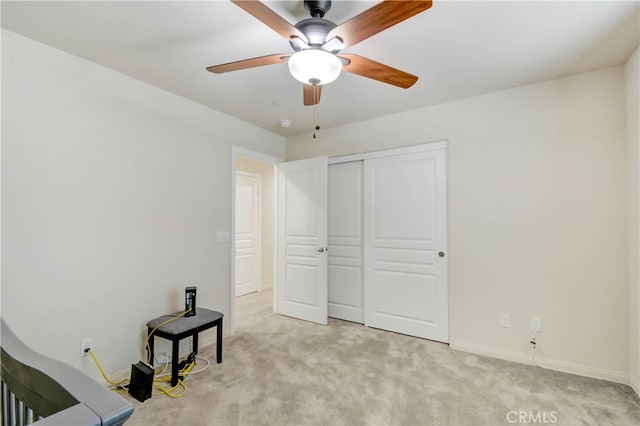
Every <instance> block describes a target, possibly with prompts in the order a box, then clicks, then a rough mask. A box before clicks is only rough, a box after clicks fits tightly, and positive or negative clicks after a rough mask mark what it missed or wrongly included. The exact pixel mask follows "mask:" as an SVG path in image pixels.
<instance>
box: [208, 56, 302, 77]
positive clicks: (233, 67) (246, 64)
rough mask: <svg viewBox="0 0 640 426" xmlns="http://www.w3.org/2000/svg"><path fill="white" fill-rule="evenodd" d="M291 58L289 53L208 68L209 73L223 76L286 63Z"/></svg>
mask: <svg viewBox="0 0 640 426" xmlns="http://www.w3.org/2000/svg"><path fill="white" fill-rule="evenodd" d="M289 56H291V55H290V54H288V53H280V54H276V55H266V56H259V57H257V58H251V59H243V60H242V61H235V62H229V63H226V64H221V65H213V66H210V67H207V71H209V72H212V73H215V74H221V73H223V72H229V71H238V70H243V69H246V68H255V67H261V66H264V65H273V64H278V63H280V62H285V61H286V60H287V59H288V58H289Z"/></svg>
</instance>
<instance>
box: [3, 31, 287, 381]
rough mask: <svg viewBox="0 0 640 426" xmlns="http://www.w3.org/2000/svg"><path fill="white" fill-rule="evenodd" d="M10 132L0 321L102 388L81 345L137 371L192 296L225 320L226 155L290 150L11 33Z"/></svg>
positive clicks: (6, 42)
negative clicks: (148, 345)
mask: <svg viewBox="0 0 640 426" xmlns="http://www.w3.org/2000/svg"><path fill="white" fill-rule="evenodd" d="M2 121H3V126H2V151H3V152H2V154H3V155H2V209H3V210H2V229H3V232H4V234H3V238H2V264H3V269H2V314H3V316H4V318H5V319H6V321H7V322H8V324H9V325H10V326H11V327H12V328H13V329H14V331H15V332H16V333H17V335H18V336H20V337H21V339H23V340H24V341H25V343H27V344H28V345H30V346H31V347H32V348H34V349H35V350H37V351H39V352H42V353H43V354H46V355H49V356H52V357H53V358H56V359H59V360H62V361H65V362H67V363H69V364H71V365H74V366H76V367H79V368H82V369H84V370H85V371H86V372H88V373H89V374H91V375H92V376H94V377H98V376H99V373H97V370H96V368H95V366H94V365H93V363H92V361H91V360H90V358H88V357H87V358H80V356H79V342H80V339H81V338H84V337H92V338H93V342H94V350H95V351H96V353H97V354H98V356H99V358H100V360H101V361H102V363H103V366H104V367H105V370H106V371H107V372H117V371H121V370H126V369H127V368H130V365H131V363H135V362H137V361H138V360H139V359H140V358H141V356H142V352H141V351H142V347H143V338H142V336H143V333H144V324H145V323H146V321H148V320H150V319H152V318H154V317H157V316H159V315H163V314H166V313H168V312H172V311H175V310H179V309H181V308H183V307H184V304H183V303H184V302H183V299H184V287H185V286H187V285H197V286H198V305H200V306H206V307H210V308H213V309H216V310H220V311H222V312H223V313H225V314H227V313H228V312H229V308H230V306H229V303H230V297H231V296H230V272H231V271H230V247H229V243H218V244H216V243H215V231H217V230H226V231H230V227H231V205H230V200H231V161H230V159H231V150H232V148H231V147H232V145H236V146H242V147H245V148H248V149H251V150H254V151H258V152H263V153H265V154H269V155H273V156H280V157H283V156H284V151H285V141H284V138H282V137H280V136H278V135H275V134H272V133H269V132H266V131H263V130H261V129H258V128H256V127H254V126H251V125H249V124H246V123H244V122H241V121H239V120H236V119H234V118H231V117H229V116H227V115H224V114H222V113H219V112H216V111H213V110H211V109H209V108H206V107H204V106H202V105H199V104H196V103H193V102H191V101H188V100H185V99H183V98H180V97H178V96H175V95H173V94H170V93H168V92H165V91H162V90H160V89H157V88H155V87H152V86H149V85H146V84H143V83H141V82H139V81H136V80H133V79H131V78H129V77H126V76H124V75H122V74H119V73H116V72H113V71H111V70H108V69H105V68H103V67H100V66H97V65H95V64H93V63H90V62H88V61H85V60H82V59H79V58H77V57H74V56H71V55H68V54H66V53H64V52H61V51H58V50H55V49H52V48H50V47H47V46H45V45H42V44H39V43H36V42H34V41H32V40H29V39H26V38H24V37H22V36H19V35H16V34H14V33H11V32H8V31H4V30H3V32H2ZM227 326H228V323H227V324H226V326H225V332H226V329H227ZM213 335H214V333H213V332H212V331H211V332H209V333H208V334H207V335H206V336H204V341H203V342H202V344H207V343H211V342H212V341H213ZM166 347H168V346H165V348H166Z"/></svg>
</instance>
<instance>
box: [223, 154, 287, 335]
mask: <svg viewBox="0 0 640 426" xmlns="http://www.w3.org/2000/svg"><path fill="white" fill-rule="evenodd" d="M278 161H279V160H278V159H275V158H270V157H264V156H260V155H259V154H258V155H255V153H251V152H244V151H240V152H238V151H237V150H234V156H233V166H234V167H233V188H232V192H233V196H234V203H233V204H234V208H233V216H234V220H233V229H232V230H233V232H232V238H233V245H232V247H233V251H232V269H233V270H232V283H231V287H232V288H231V297H232V300H231V312H232V315H231V316H232V319H231V332H232V333H235V332H236V331H242V330H245V329H251V327H252V324H255V323H256V322H259V321H260V320H261V319H262V318H264V317H265V316H268V315H271V314H272V313H273V312H274V302H273V300H274V298H273V289H274V279H275V260H276V259H275V253H276V250H275V239H276V232H275V223H276V222H275V220H276V219H275V214H276V200H277V199H276V188H275V184H276V178H275V171H276V164H277V162H278Z"/></svg>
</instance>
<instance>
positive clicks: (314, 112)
mask: <svg viewBox="0 0 640 426" xmlns="http://www.w3.org/2000/svg"><path fill="white" fill-rule="evenodd" d="M313 125H314V127H313V138H314V139H316V131H317V130H320V125H319V124H318V109H317V108H314V109H313Z"/></svg>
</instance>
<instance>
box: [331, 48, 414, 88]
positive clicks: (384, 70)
mask: <svg viewBox="0 0 640 426" xmlns="http://www.w3.org/2000/svg"><path fill="white" fill-rule="evenodd" d="M339 56H340V57H341V58H345V59H348V60H349V61H350V62H349V64H348V65H344V66H343V67H342V69H343V70H344V71H347V72H350V73H352V74H357V75H361V76H363V77H368V78H372V79H374V80H378V81H381V82H383V83H387V84H392V85H394V86H397V87H401V88H403V89H408V88H409V87H411V86H413V84H414V83H415V82H416V81H418V77H417V76H415V75H413V74H409V73H407V72H404V71H400V70H398V69H395V68H391V67H390V66H388V65H384V64H381V63H379V62H376V61H373V60H371V59H368V58H365V57H364V56H359V55H354V54H351V53H348V54H341V55H339Z"/></svg>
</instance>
